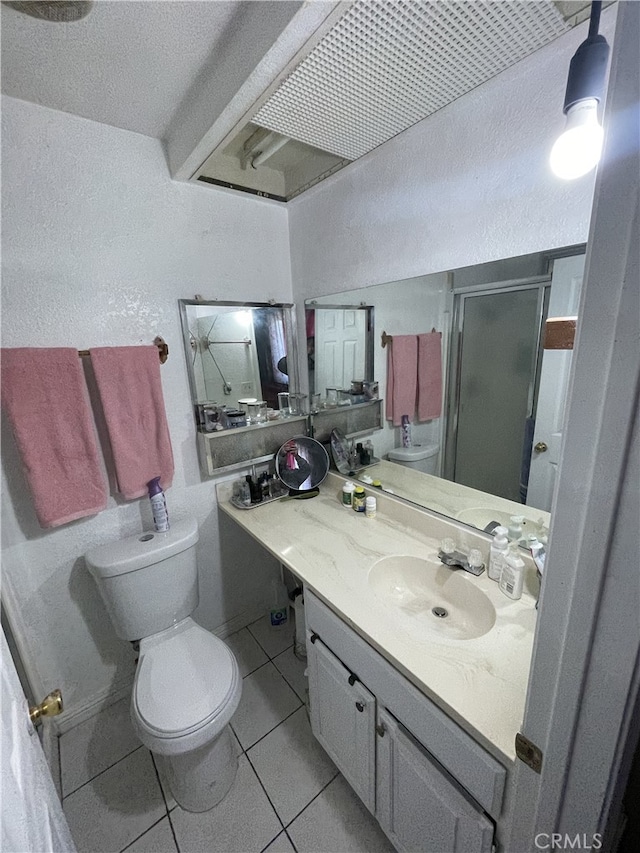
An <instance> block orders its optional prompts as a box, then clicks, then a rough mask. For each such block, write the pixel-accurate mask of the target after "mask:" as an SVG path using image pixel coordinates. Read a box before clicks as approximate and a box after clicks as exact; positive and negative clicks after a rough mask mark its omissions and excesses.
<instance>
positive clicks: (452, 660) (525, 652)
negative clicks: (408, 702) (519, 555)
mask: <svg viewBox="0 0 640 853" xmlns="http://www.w3.org/2000/svg"><path fill="white" fill-rule="evenodd" d="M342 482H343V480H342V478H340V477H338V476H336V475H334V474H329V476H328V477H327V479H326V480H325V482H324V483H323V484H322V486H321V492H320V495H319V496H318V497H315V498H312V499H310V500H302V501H300V500H289V501H275V502H272V503H269V504H267V505H264V506H260V505H259V506H257V507H256V508H254V509H249V510H242V509H237V508H235V507H234V506H232V504H231V503H230V502H229V495H230V492H231V483H230V482H225V483H220V484H219V485H218V501H219V504H218V505H219V508H220V509H221V510H222V511H223V512H225V513H226V514H227V515H229V516H230V517H231V518H233V519H234V520H235V521H236V522H237V523H238V524H239V525H240V526H241V527H243V528H244V529H245V530H246V531H247V532H248V533H249V534H250V535H251V536H253V537H254V539H256V540H257V541H258V542H260V543H261V544H262V545H263V546H264V547H265V548H266V549H267V550H268V551H270V552H271V553H272V554H273V555H274V556H275V557H276V558H277V559H278V560H279V561H280V562H282V563H283V564H284V565H285V566H287V567H288V568H289V569H290V570H291V571H292V572H293V573H294V574H296V575H297V576H298V577H299V578H300V579H301V580H302V581H303V582H304V583H305V584H306V585H307V586H308V587H310V588H311V589H312V590H313V591H314V592H315V593H316V594H317V595H318V596H319V597H320V598H321V599H322V600H323V601H324V602H325V603H326V604H327V605H328V606H329V607H330V608H331V609H332V610H333V611H334V612H335V613H336V614H337V615H338V616H340V617H341V618H342V619H343V620H344V621H345V622H346V623H347V624H349V625H350V626H351V627H352V628H353V629H354V630H355V631H357V632H358V634H360V636H362V637H363V638H364V639H365V640H367V642H369V643H370V644H371V645H372V646H373V647H374V648H375V649H377V650H378V651H379V652H380V653H381V654H382V655H383V656H384V657H385V658H386V659H387V660H388V661H389V662H390V663H392V664H393V665H394V666H395V667H396V668H397V669H398V670H399V671H400V672H402V673H403V675H405V676H406V677H407V678H408V679H409V680H410V681H411V682H412V683H413V684H414V685H415V686H416V687H418V689H420V690H421V691H422V692H423V693H424V694H425V695H426V696H428V697H429V698H430V699H431V700H432V701H434V702H435V703H436V704H437V705H438V706H439V707H440V708H442V710H444V711H445V712H446V713H447V714H449V715H450V716H451V717H452V719H454V720H455V721H456V722H457V723H458V724H459V725H460V726H461V727H462V728H463V729H465V730H466V731H467V732H468V733H469V734H470V735H471V736H472V737H474V738H475V739H476V740H477V741H478V742H479V743H480V744H481V745H483V746H484V747H485V748H486V749H487V750H488V751H489V752H491V754H493V755H494V756H495V757H496V758H497V759H498V760H501V761H503V762H506V763H507V764H508V763H509V762H511V761H513V760H514V759H515V744H514V739H515V736H516V733H517V732H518V731H519V729H520V726H521V723H522V717H523V713H524V704H525V697H526V691H527V680H528V676H529V667H530V661H531V652H532V645H533V633H534V627H535V618H536V610H535V598H534V595H535V593H536V592H537V590H536V585H537V581H536V578H535V570H534V568H533V564H532V562H531V561H530V560H527V576H526V581H525V592H524V594H523V597H522V599H520V600H519V601H512V600H511V599H509V598H507V597H506V596H504V595H503V594H502V593H501V592H500V590H499V588H498V585H497V583H495V582H494V581H491V580H490V579H489V578H488V576H487V574H486V572H485V573H484V574H483V575H481V576H480V577H479V578H475V577H473V576H471V575H469V574H467V573H464V572H458V574H459V575H460V577H461V578H462V579H464V581H466V582H468V583H471V584H475V585H477V587H478V588H479V589H481V590H482V591H483V592H484V593H485V594H486V595H487V597H488V598H489V599H490V601H491V602H492V604H493V606H494V607H495V611H496V621H495V624H494V626H493V628H492V629H491V630H490V631H488V633H486V634H484V635H483V636H481V637H477V638H475V639H470V640H453V639H447V638H445V637H439V636H438V637H436V636H434V634H433V633H432V632H428V633H427V632H425V631H420V630H419V628H420V626H419V624H418V623H416V622H415V621H412V620H411V618H410V617H407V616H406V614H405V613H404V612H402V611H401V610H400V609H399V608H390V606H389V604H388V603H385V602H384V601H383V600H381V599H380V598H379V597H377V595H376V594H375V592H374V591H373V589H372V588H371V586H370V585H369V582H368V574H369V570H370V569H371V567H372V566H373V565H374V563H376V562H377V561H378V560H379V559H380V558H381V557H385V556H390V555H409V556H419V557H426V558H429V559H436V560H437V551H438V547H439V543H440V540H441V539H442V538H444V537H445V536H452V537H453V538H454V539H455V541H456V543H457V544H458V545H459V546H460V547H461V548H462V549H463V550H468V549H469V548H471V547H478V548H480V550H481V551H482V554H483V557H484V559H485V562H486V561H487V558H488V549H489V541H490V540H489V537H488V536H486V534H482V533H480V532H476V531H473V530H472V529H471V528H468V527H465V526H464V525H459V524H456V523H455V522H453V521H449V520H447V519H443V518H440V517H438V516H436V515H433V514H430V513H429V512H428V511H426V510H423V509H419V508H417V507H412V506H408V505H407V504H405V503H403V502H402V501H400V500H397V499H396V498H394V497H392V496H390V495H385V494H384V493H380V491H379V490H377V489H375V490H373V493H375V494H376V497H377V498H378V511H377V515H376V517H375V518H366V517H365V516H364V513H355V512H353V511H352V510H350V509H348V508H346V507H343V506H342V503H341V500H340V493H341V486H342ZM368 491H370V490H368Z"/></svg>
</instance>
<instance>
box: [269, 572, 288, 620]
mask: <svg viewBox="0 0 640 853" xmlns="http://www.w3.org/2000/svg"><path fill="white" fill-rule="evenodd" d="M271 590H272V594H271V607H270V608H269V625H270V626H271V627H272V628H273V630H274V631H282V630H283V629H284V628H286V627H287V625H288V624H289V594H288V592H287V587H286V584H285V583H284V581H282V580H280V578H274V579H273V581H272V583H271Z"/></svg>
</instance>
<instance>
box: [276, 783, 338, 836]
mask: <svg viewBox="0 0 640 853" xmlns="http://www.w3.org/2000/svg"><path fill="white" fill-rule="evenodd" d="M339 775H340V771H339V770H336V773H335V776H333V777H332V778H331V779H329V781H328V782H327V784H326V785H325V786H324V787H323V788H321V789H320V790H319V791H318V793H317V794H315V795H314V796H313V797H311V799H310V800H309V802H308V803H307V805H306V806H305V807H304V808H302V809H300V811H299V812H298V814H297V815H295V817H292V818H291V820H290V821H289V823H288V824H287V825H286V826H285V828H284V829H285V832H286V831H287V830H288V829H289V827H290V826H291V824H292V823H293V822H294V821H296V820H298V818H299V817H300V815H301V814H302V813H303V812H305V811H306V810H307V809H308V808H309V806H310V805H311V803H313V802H314V801H315V800H317V799H318V797H319V796H320V794H323V793H324V792H325V791H326V790H327V788H328V787H329V785H331V783H332V782H335V780H336V779H337V778H338V776H339ZM287 837H289V833H288V832H287ZM289 840H290V841H291V839H289ZM292 843H293V842H292ZM294 847H295V845H294Z"/></svg>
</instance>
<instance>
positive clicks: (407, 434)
mask: <svg viewBox="0 0 640 853" xmlns="http://www.w3.org/2000/svg"><path fill="white" fill-rule="evenodd" d="M402 446H403V447H411V424H410V423H409V415H403V416H402Z"/></svg>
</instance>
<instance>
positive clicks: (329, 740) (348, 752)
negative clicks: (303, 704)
mask: <svg viewBox="0 0 640 853" xmlns="http://www.w3.org/2000/svg"><path fill="white" fill-rule="evenodd" d="M314 636H316V635H311V634H310V635H309V639H308V641H307V659H308V665H309V700H310V704H311V729H312V731H313V733H314V735H315V736H316V738H317V739H318V740H319V741H320V743H321V744H322V746H323V747H324V748H325V750H326V751H327V753H328V754H329V756H330V758H331V759H332V760H333V761H334V763H335V765H336V767H337V768H338V769H339V770H340V771H341V773H342V774H343V776H344V777H345V779H346V780H347V782H348V783H349V784H350V785H351V787H352V788H353V789H354V791H355V792H356V794H358V796H359V797H360V799H361V800H362V802H363V803H364V804H365V806H366V807H367V808H368V809H369V810H370V811H371V812H372V813H374V812H375V721H376V707H375V698H374V696H373V695H372V694H371V693H370V692H369V691H368V690H367V688H366V687H365V686H364V685H363V684H361V683H360V682H359V681H358V680H357V679H356V678H355V676H354V675H353V673H351V672H349V670H348V669H347V668H346V667H345V666H343V665H342V663H341V662H340V661H339V660H338V658H337V657H336V656H335V655H334V654H333V653H332V652H330V651H329V649H328V648H327V647H326V646H325V645H324V643H323V642H322V640H320V639H319V638H316V639H315V640H314V641H313V642H312V640H311V637H314Z"/></svg>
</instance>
